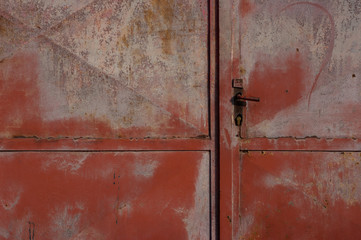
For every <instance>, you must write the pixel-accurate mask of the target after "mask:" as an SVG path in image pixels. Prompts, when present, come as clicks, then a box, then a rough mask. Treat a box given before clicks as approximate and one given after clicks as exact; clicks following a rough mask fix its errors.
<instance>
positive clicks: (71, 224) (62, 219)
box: [50, 206, 81, 240]
mask: <svg viewBox="0 0 361 240" xmlns="http://www.w3.org/2000/svg"><path fill="white" fill-rule="evenodd" d="M74 212H77V213H74ZM80 218H81V213H79V210H78V209H74V208H73V207H68V206H66V207H65V208H64V209H58V210H56V211H55V213H54V214H53V215H51V219H52V220H51V227H50V228H51V230H52V231H53V233H54V234H53V235H52V236H54V237H53V239H56V240H57V239H59V240H61V239H70V238H72V237H73V236H75V235H76V234H78V233H79V225H80V224H79V222H80Z"/></svg>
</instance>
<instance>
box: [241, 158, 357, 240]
mask: <svg viewBox="0 0 361 240" xmlns="http://www.w3.org/2000/svg"><path fill="white" fill-rule="evenodd" d="M242 159H243V164H242V174H241V176H242V179H241V182H242V193H241V194H242V195H241V196H242V200H241V204H242V214H241V219H242V223H241V232H242V234H241V239H359V238H361V230H360V226H359V222H360V216H361V207H360V205H359V202H360V201H361V198H360V197H361V196H360V195H359V193H360V192H359V191H360V188H361V186H360V181H359V176H360V175H359V174H360V170H361V169H360V161H361V159H360V154H359V153H340V152H337V153H297V152H294V153H292V152H288V153H287V152H279V153H273V152H252V153H249V154H243V156H242ZM337 175H338V176H337Z"/></svg>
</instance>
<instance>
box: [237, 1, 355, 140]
mask: <svg viewBox="0 0 361 240" xmlns="http://www.w3.org/2000/svg"><path fill="white" fill-rule="evenodd" d="M240 2H241V3H242V6H241V9H242V11H241V12H240V15H241V16H242V17H241V21H240V22H241V32H242V33H241V41H240V42H241V43H240V44H241V56H242V57H241V61H242V68H241V69H239V71H241V75H242V76H241V77H242V78H244V82H245V85H246V86H245V90H246V92H247V94H248V95H252V96H257V97H260V98H261V102H260V103H249V104H248V109H247V122H246V124H247V132H246V133H245V134H246V135H245V137H249V138H252V137H270V138H277V137H289V136H291V137H310V136H317V137H326V138H346V137H347V138H348V137H354V138H360V137H361V125H360V123H361V121H359V119H360V118H361V111H360V109H361V108H360V107H359V104H360V101H361V82H360V80H359V79H360V76H361V70H360V67H359V66H360V64H361V62H360V61H361V60H360V59H361V58H360V55H361V49H360V48H359V41H360V38H361V35H360V31H359V29H360V27H361V18H360V17H361V5H360V3H359V1H356V0H353V1H348V0H335V1H329V0H314V1H307V2H305V1H291V2H289V1H282V0H272V1H256V0H242V1H240Z"/></svg>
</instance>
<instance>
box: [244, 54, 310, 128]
mask: <svg viewBox="0 0 361 240" xmlns="http://www.w3.org/2000/svg"><path fill="white" fill-rule="evenodd" d="M306 71H307V65H306V64H305V61H304V59H303V58H302V57H301V56H300V55H299V54H297V53H295V54H292V55H290V56H289V57H287V58H283V57H275V58H273V59H272V60H270V61H268V62H264V61H263V60H260V61H259V62H257V63H256V65H255V67H254V69H253V71H252V73H251V74H250V78H249V84H248V86H247V89H246V90H247V95H250V96H256V97H259V98H260V99H261V101H260V102H259V103H249V104H248V107H247V108H248V110H247V111H248V112H249V114H248V115H247V120H248V123H249V124H250V125H251V126H252V125H256V124H258V123H260V122H262V121H265V120H269V119H272V118H273V117H274V116H275V115H276V114H277V113H278V112H279V111H281V110H284V109H286V108H288V107H290V106H292V105H294V104H296V103H297V101H298V100H300V99H301V98H302V97H303V96H304V95H305V92H306V86H305V76H306Z"/></svg>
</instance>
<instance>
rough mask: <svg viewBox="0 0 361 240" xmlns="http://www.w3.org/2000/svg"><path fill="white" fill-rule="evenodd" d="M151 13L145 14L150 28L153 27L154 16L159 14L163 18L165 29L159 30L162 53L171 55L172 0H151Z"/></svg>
mask: <svg viewBox="0 0 361 240" xmlns="http://www.w3.org/2000/svg"><path fill="white" fill-rule="evenodd" d="M151 3H152V5H153V11H154V12H153V13H151V14H149V13H148V14H147V15H146V20H147V23H148V25H149V26H150V28H151V29H154V27H153V26H152V25H153V24H154V22H157V20H156V19H155V18H159V16H160V17H161V18H162V19H163V23H164V24H165V29H164V30H161V31H160V32H159V34H160V38H161V40H162V43H163V44H162V49H163V53H164V54H166V55H171V54H172V53H173V51H172V42H173V38H172V26H173V19H174V17H175V16H174V10H173V7H174V2H173V0H152V1H151Z"/></svg>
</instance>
